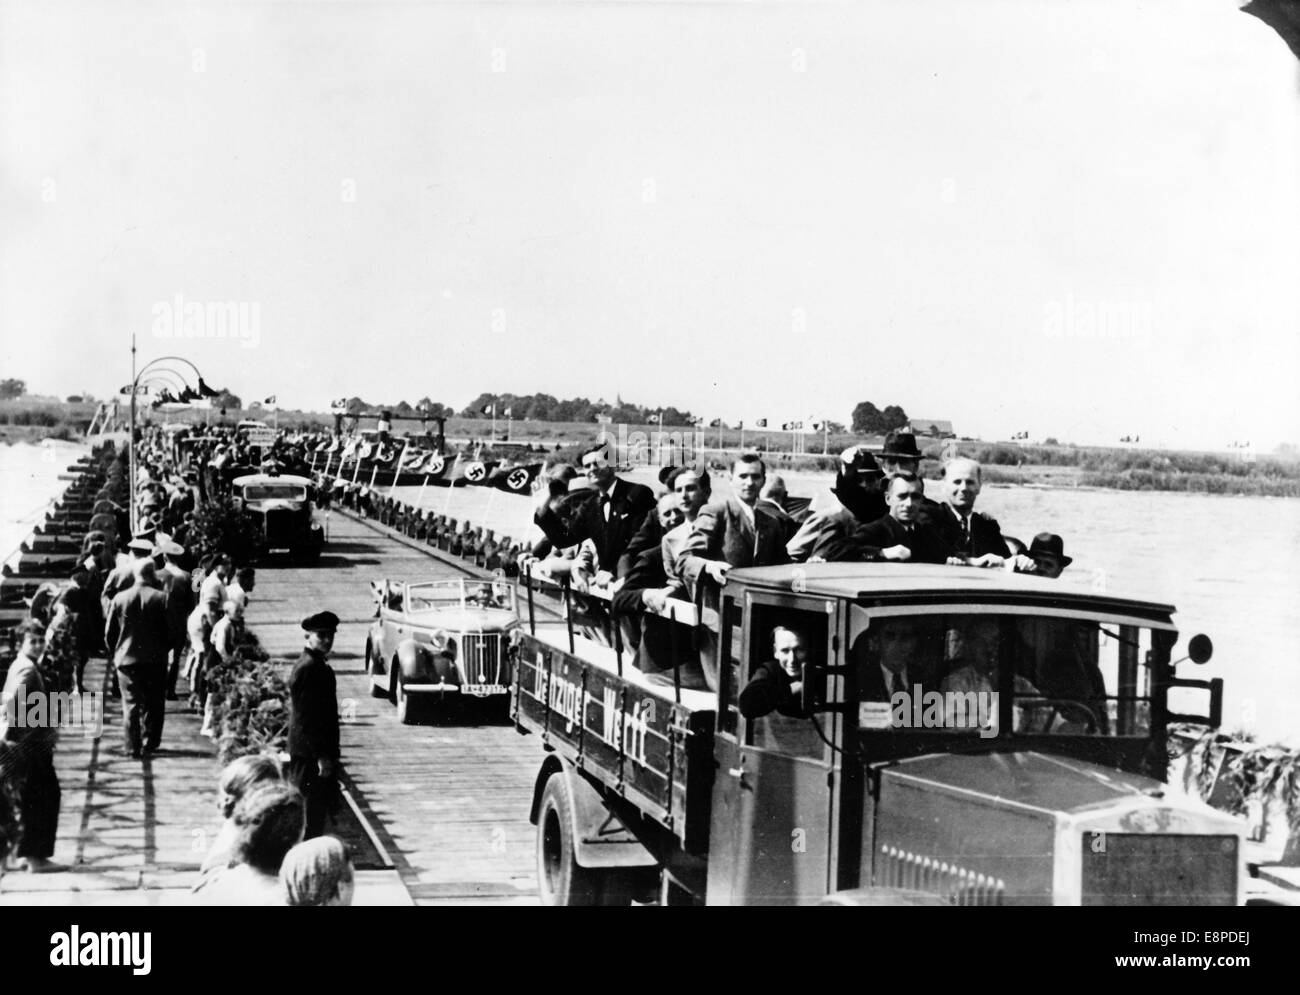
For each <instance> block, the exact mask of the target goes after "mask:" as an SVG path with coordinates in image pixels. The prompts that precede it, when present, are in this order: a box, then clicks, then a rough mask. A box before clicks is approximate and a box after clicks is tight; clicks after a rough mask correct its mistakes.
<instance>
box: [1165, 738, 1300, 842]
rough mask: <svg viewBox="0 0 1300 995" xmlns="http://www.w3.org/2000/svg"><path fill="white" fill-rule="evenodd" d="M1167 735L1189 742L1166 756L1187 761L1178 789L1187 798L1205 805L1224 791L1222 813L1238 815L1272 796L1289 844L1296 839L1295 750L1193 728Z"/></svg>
mask: <svg viewBox="0 0 1300 995" xmlns="http://www.w3.org/2000/svg"><path fill="white" fill-rule="evenodd" d="M1170 732H1171V734H1173V736H1178V737H1182V738H1185V739H1192V740H1193V743H1192V745H1191V747H1190V749H1188V750H1186V751H1183V752H1180V753H1173V752H1171V754H1170V759H1178V758H1179V757H1182V756H1186V757H1187V760H1188V763H1187V767H1186V769H1185V770H1184V772H1183V787H1184V788H1185V789H1186V790H1187V791H1188V792H1189V793H1190V792H1192V791H1195V793H1196V794H1197V795H1198V796H1199V797H1200V798H1201V799H1203V800H1204V801H1206V802H1209V800H1210V798H1211V797H1212V796H1213V795H1214V793H1215V788H1216V787H1217V786H1225V787H1226V788H1227V789H1228V791H1227V799H1226V811H1228V812H1230V813H1231V814H1233V815H1241V816H1244V815H1246V814H1247V812H1248V810H1249V806H1250V803H1251V802H1258V803H1260V804H1264V803H1266V802H1267V801H1268V799H1269V798H1270V797H1272V796H1273V795H1274V794H1276V795H1277V796H1278V797H1279V798H1280V799H1281V800H1282V803H1283V804H1284V805H1285V807H1286V822H1287V830H1288V832H1289V833H1290V835H1291V837H1292V838H1293V839H1294V838H1295V837H1296V836H1297V835H1300V750H1295V749H1286V748H1285V747H1281V746H1261V745H1259V744H1258V743H1255V742H1254V741H1253V740H1251V739H1250V738H1248V737H1247V736H1243V735H1240V734H1238V735H1226V734H1224V733H1221V732H1219V731H1218V730H1215V729H1208V730H1206V729H1201V728H1199V727H1196V726H1176V727H1171V728H1170ZM1225 754H1226V759H1225ZM1220 801H1221V802H1222V801H1223V799H1220Z"/></svg>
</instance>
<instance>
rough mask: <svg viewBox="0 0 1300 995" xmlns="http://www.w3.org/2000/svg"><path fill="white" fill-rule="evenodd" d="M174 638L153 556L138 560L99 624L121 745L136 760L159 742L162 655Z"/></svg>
mask: <svg viewBox="0 0 1300 995" xmlns="http://www.w3.org/2000/svg"><path fill="white" fill-rule="evenodd" d="M177 638H178V637H177V636H176V635H175V634H174V633H173V631H172V621H171V615H170V614H169V613H168V610H167V596H166V595H165V594H163V592H162V591H161V590H159V587H158V576H157V571H156V570H155V569H154V565H153V560H150V559H143V560H137V561H136V564H135V583H134V585H132V586H131V587H130V588H128V589H127V590H125V591H122V592H120V593H119V594H118V595H117V596H116V597H115V598H113V603H112V606H111V607H110V610H109V613H108V623H107V625H106V626H105V628H104V644H105V645H106V646H107V647H108V651H109V653H111V654H112V659H113V663H114V666H115V667H116V668H117V675H118V684H119V685H120V686H121V689H122V703H123V709H124V711H125V713H126V714H125V716H124V720H125V721H124V722H123V723H122V725H123V729H124V732H125V733H126V747H127V750H128V751H129V752H130V754H131V756H132V757H133V758H135V759H137V760H138V759H140V757H141V756H144V755H146V754H150V753H153V751H154V750H156V749H158V745H159V743H160V742H161V741H162V730H163V718H164V710H163V701H164V698H163V695H164V690H165V687H166V684H165V682H166V679H167V658H168V654H169V653H170V652H171V648H172V645H173V644H174V643H175V641H176V639H177ZM142 736H143V742H142Z"/></svg>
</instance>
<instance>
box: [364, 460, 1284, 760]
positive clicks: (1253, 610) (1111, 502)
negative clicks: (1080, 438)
mask: <svg viewBox="0 0 1300 995" xmlns="http://www.w3.org/2000/svg"><path fill="white" fill-rule="evenodd" d="M630 476H631V477H633V478H634V479H640V480H642V481H643V482H645V483H652V482H653V476H652V474H650V473H649V471H644V470H640V471H635V472H633V473H632V474H631V475H630ZM786 481H787V485H788V487H789V490H790V493H791V494H794V495H804V496H807V495H810V494H812V493H813V492H814V490H815V489H817V488H824V487H826V486H827V484H828V479H827V478H826V477H825V476H819V475H813V474H807V475H805V474H789V475H787V476H786ZM381 483H382V482H381ZM715 489H717V490H719V492H721V491H722V490H724V489H725V487H719V488H715ZM419 491H420V488H418V487H399V488H397V491H396V493H397V494H398V495H399V496H401V497H402V499H403V500H406V501H409V502H414V501H415V500H416V498H417V496H418V494H419ZM422 506H423V507H425V508H433V509H435V510H436V511H438V512H443V513H445V514H449V515H452V516H453V517H455V518H457V519H459V520H462V521H463V520H464V519H466V518H468V519H469V520H470V521H472V522H473V523H474V524H475V525H483V526H484V527H486V528H491V529H494V530H495V531H496V533H497V535H498V536H501V535H510V536H513V537H515V538H519V537H521V536H523V537H528V538H530V539H532V538H536V537H537V535H538V533H537V532H536V530H535V527H533V526H532V507H533V503H532V500H531V499H530V498H525V497H519V496H516V495H511V494H506V493H504V492H502V491H497V490H495V489H487V488H478V487H465V488H452V489H448V488H445V487H429V488H428V489H427V490H426V492H425V495H424V500H423V505H422ZM978 507H979V508H980V509H981V510H982V511H985V512H987V513H988V514H990V515H992V516H993V517H995V518H997V519H998V521H999V522H1000V524H1001V525H1002V529H1003V531H1004V532H1005V533H1007V534H1008V535H1014V536H1016V537H1017V538H1020V539H1022V540H1024V541H1025V542H1028V541H1029V540H1030V539H1032V538H1033V536H1034V535H1035V534H1036V533H1038V532H1044V531H1048V532H1056V533H1058V534H1059V535H1061V536H1062V537H1063V538H1064V540H1065V551H1066V553H1067V554H1069V555H1070V556H1073V557H1074V563H1072V564H1071V565H1070V567H1069V569H1067V570H1066V572H1065V574H1064V575H1063V577H1062V581H1066V580H1072V581H1073V582H1074V583H1076V584H1085V585H1087V586H1089V587H1093V586H1095V585H1097V584H1104V585H1105V589H1106V590H1108V591H1112V592H1113V593H1115V594H1120V595H1128V596H1132V597H1136V598H1141V599H1145V600H1149V601H1156V602H1162V603H1165V604H1172V605H1174V606H1176V607H1177V609H1178V613H1177V615H1176V616H1175V622H1176V623H1177V625H1178V627H1179V631H1180V636H1179V641H1178V644H1177V646H1175V653H1176V656H1181V655H1182V654H1183V652H1185V650H1184V647H1185V646H1186V644H1187V640H1188V639H1189V638H1190V637H1191V636H1192V635H1194V634H1195V633H1198V632H1204V633H1206V634H1207V635H1209V636H1210V638H1211V639H1213V640H1214V648H1215V649H1214V657H1213V659H1212V660H1211V661H1210V662H1209V663H1207V664H1204V665H1203V666H1199V667H1198V666H1195V665H1193V664H1192V663H1190V662H1185V663H1183V664H1181V665H1180V666H1179V668H1178V672H1179V674H1180V675H1181V676H1183V677H1192V678H1199V679H1208V678H1212V677H1221V678H1223V681H1224V711H1223V726H1224V728H1225V729H1227V730H1238V729H1241V730H1246V731H1250V732H1253V733H1255V734H1256V735H1257V736H1258V737H1259V738H1260V739H1262V740H1266V741H1269V742H1275V741H1276V742H1284V743H1288V744H1289V745H1293V746H1300V717H1298V716H1297V712H1298V711H1300V501H1298V500H1294V499H1288V498H1260V497H1215V496H1209V495H1196V494H1184V493H1173V492H1163V491H1141V492H1139V491H1108V490H1089V489H1086V488H1078V489H1072V488H1066V489H1056V488H1033V487H996V486H992V485H990V486H988V487H986V488H985V489H984V492H983V493H982V494H981V495H980V501H979V505H978ZM1189 698H1190V699H1191V700H1189V701H1185V702H1180V703H1179V706H1178V707H1183V708H1187V709H1188V710H1189V711H1190V710H1192V706H1193V703H1194V704H1195V705H1197V706H1199V707H1200V708H1202V709H1203V708H1204V707H1205V704H1204V701H1205V699H1204V697H1203V696H1200V697H1195V698H1191V694H1190V693H1189Z"/></svg>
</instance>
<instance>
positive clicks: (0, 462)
mask: <svg viewBox="0 0 1300 995" xmlns="http://www.w3.org/2000/svg"><path fill="white" fill-rule="evenodd" d="M89 452H90V447H89V446H88V445H86V444H85V443H81V442H61V441H59V440H57V439H49V440H46V441H45V442H42V443H40V444H39V445H31V444H29V443H26V442H19V443H15V444H13V445H5V444H0V557H3V558H4V559H5V561H8V560H9V559H10V558H11V556H12V554H13V553H15V552H16V551H17V549H18V547H19V546H20V545H21V544H22V542H23V540H24V539H26V538H27V537H28V536H29V535H30V534H31V532H32V529H34V528H35V527H36V526H37V525H39V524H40V523H41V522H42V521H44V520H45V512H46V510H47V509H48V508H49V507H50V504H51V502H52V501H54V499H55V498H57V497H58V496H59V495H60V494H62V493H63V489H64V488H65V487H66V486H67V481H63V480H59V474H61V473H67V472H68V470H69V468H70V467H71V466H72V465H73V464H74V463H76V461H77V460H78V459H79V458H80V457H82V456H84V455H86V454H87V453H89Z"/></svg>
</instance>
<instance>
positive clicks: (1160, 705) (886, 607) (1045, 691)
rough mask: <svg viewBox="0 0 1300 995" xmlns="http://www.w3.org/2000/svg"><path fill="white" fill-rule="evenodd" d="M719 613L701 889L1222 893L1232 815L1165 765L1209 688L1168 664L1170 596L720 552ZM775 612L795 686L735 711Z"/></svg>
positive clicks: (757, 899) (996, 898)
mask: <svg viewBox="0 0 1300 995" xmlns="http://www.w3.org/2000/svg"><path fill="white" fill-rule="evenodd" d="M721 611H722V615H723V621H724V626H723V630H722V633H721V640H720V644H721V654H722V659H723V661H724V663H723V666H722V668H721V673H722V677H721V687H720V688H719V710H718V721H717V725H716V729H715V737H714V758H715V761H716V764H717V769H716V778H715V781H714V785H713V805H712V816H711V832H710V845H709V870H708V900H709V901H710V902H711V903H712V902H723V903H729V904H750V903H762V904H768V903H784V902H796V903H797V902H814V901H817V900H820V899H822V898H824V897H825V896H827V895H828V894H834V893H840V892H858V893H860V897H861V898H862V900H864V901H868V902H876V901H880V900H890V901H893V900H897V901H908V902H912V901H921V902H924V901H925V900H926V897H927V896H928V897H930V898H933V899H937V900H940V901H942V902H945V903H951V904H994V905H1003V904H1006V905H1012V904H1058V905H1060V904H1064V905H1079V904H1083V905H1097V904H1099V905H1113V904H1142V905H1161V904H1197V905H1213V904H1229V905H1231V904H1238V903H1239V901H1240V900H1241V898H1242V887H1243V879H1244V876H1245V874H1244V871H1245V868H1244V857H1243V849H1242V842H1243V835H1242V834H1243V828H1242V825H1241V823H1240V822H1238V821H1237V820H1235V819H1233V818H1231V817H1229V816H1227V815H1225V814H1224V813H1222V812H1219V811H1217V810H1215V809H1212V808H1210V807H1209V806H1207V805H1205V804H1203V803H1202V802H1200V801H1199V800H1195V799H1191V798H1186V797H1175V794H1174V792H1172V791H1171V789H1169V787H1168V786H1167V785H1166V784H1165V783H1164V778H1165V774H1166V768H1167V764H1168V759H1167V754H1166V748H1165V740H1166V729H1167V727H1168V725H1169V723H1170V722H1171V721H1181V722H1187V721H1193V722H1197V721H1199V722H1203V723H1206V724H1213V725H1217V724H1218V721H1219V712H1220V709H1221V700H1222V687H1221V684H1220V683H1219V682H1217V681H1211V682H1206V681H1194V680H1190V681H1189V680H1179V679H1178V678H1176V677H1175V676H1174V668H1173V666H1172V665H1171V653H1172V650H1173V647H1174V646H1175V645H1176V641H1177V638H1178V633H1177V631H1176V629H1175V627H1174V624H1173V621H1172V618H1171V616H1172V614H1173V609H1172V607H1170V606H1168V605H1161V604H1155V603H1151V602H1146V601H1139V600H1134V599H1125V598H1119V597H1114V596H1110V595H1108V594H1104V593H1098V592H1093V591H1090V590H1084V589H1079V588H1075V587H1072V586H1071V585H1070V584H1069V583H1068V582H1065V583H1062V582H1061V581H1060V580H1047V579H1040V578H1034V577H1029V576H1023V575H1018V574H1012V573H1008V572H1005V571H1001V570H977V569H971V568H962V567H945V566H925V565H896V564H875V565H873V564H851V565H850V564H826V565H817V566H809V567H802V568H800V567H767V568H760V569H754V570H747V571H737V572H736V573H735V574H733V575H732V577H731V578H729V582H728V584H727V586H726V588H725V589H724V591H723V598H722V609H721ZM778 627H780V628H783V629H787V630H793V631H795V632H797V633H799V634H800V636H801V637H802V639H803V641H804V644H805V647H806V649H805V654H806V656H805V659H804V661H803V664H802V672H801V674H800V677H801V680H800V681H798V682H797V684H798V691H799V694H798V701H797V703H794V704H793V707H787V708H786V709H785V711H787V712H790V713H792V714H788V715H787V714H782V713H781V712H780V711H774V712H772V713H770V714H768V715H755V716H749V717H747V716H745V715H744V714H742V711H741V708H740V707H739V698H740V692H741V690H742V689H743V687H744V685H745V683H746V681H747V679H748V675H749V674H751V673H753V672H754V670H755V668H757V667H759V666H761V665H762V664H763V663H765V662H766V661H767V660H770V659H771V657H772V633H773V630H774V629H776V628H778ZM1199 655H1200V654H1199V653H1198V656H1199ZM894 674H899V678H900V679H899V680H898V681H894V680H892V678H893V675H894ZM794 683H796V682H793V681H792V684H794ZM1198 698H1199V699H1201V700H1200V701H1199V702H1198V701H1197V700H1196V699H1198ZM1171 702H1172V704H1173V705H1175V706H1177V707H1182V708H1189V709H1195V708H1196V707H1197V705H1198V704H1199V705H1202V706H1204V711H1203V712H1202V713H1201V714H1181V713H1174V712H1172V711H1171Z"/></svg>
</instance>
